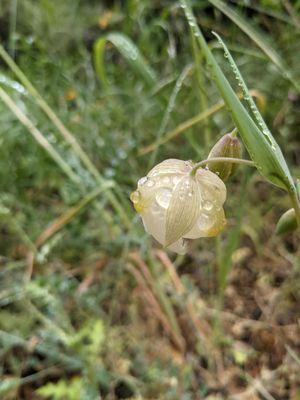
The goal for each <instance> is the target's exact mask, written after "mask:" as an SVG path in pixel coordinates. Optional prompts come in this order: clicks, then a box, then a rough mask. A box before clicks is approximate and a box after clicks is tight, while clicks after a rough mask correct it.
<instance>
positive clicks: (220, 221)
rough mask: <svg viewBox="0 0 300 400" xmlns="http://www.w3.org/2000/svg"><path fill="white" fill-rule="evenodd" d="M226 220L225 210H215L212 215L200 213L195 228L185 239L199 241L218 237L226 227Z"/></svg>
mask: <svg viewBox="0 0 300 400" xmlns="http://www.w3.org/2000/svg"><path fill="white" fill-rule="evenodd" d="M225 225H226V218H225V213H224V210H223V208H220V209H216V208H214V209H213V210H212V212H211V213H209V214H206V213H203V212H201V211H200V215H199V217H198V219H197V221H196V223H195V225H194V226H193V228H192V229H191V230H190V231H189V232H187V233H186V234H185V235H184V237H185V238H186V239H198V238H200V237H213V236H217V235H218V234H219V233H220V232H221V231H222V230H223V228H224V227H225Z"/></svg>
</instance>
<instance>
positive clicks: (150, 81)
mask: <svg viewBox="0 0 300 400" xmlns="http://www.w3.org/2000/svg"><path fill="white" fill-rule="evenodd" d="M107 42H110V43H112V44H113V45H114V46H115V47H116V48H117V49H118V50H119V52H120V53H121V54H122V56H123V57H124V58H125V59H126V60H127V62H128V63H129V64H130V65H131V67H132V69H133V70H134V71H135V72H136V73H137V74H138V75H139V76H140V77H141V78H142V79H143V80H144V82H145V83H146V84H147V86H149V87H153V86H154V85H155V83H156V75H155V72H154V71H153V69H152V68H151V67H150V66H149V65H148V64H147V62H146V60H145V59H144V57H143V56H142V54H141V53H140V51H139V49H138V48H137V46H136V45H135V44H134V43H133V42H132V40H131V39H129V38H128V37H127V36H125V35H124V34H122V33H118V32H112V33H109V34H108V35H106V36H103V37H100V38H99V39H98V40H97V41H96V42H95V44H94V64H95V69H96V73H97V75H98V78H99V79H100V81H101V82H102V84H103V85H104V86H105V87H107V86H108V80H107V76H106V72H105V66H104V51H105V46H106V43H107Z"/></svg>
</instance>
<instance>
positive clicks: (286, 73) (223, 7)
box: [209, 0, 300, 91]
mask: <svg viewBox="0 0 300 400" xmlns="http://www.w3.org/2000/svg"><path fill="white" fill-rule="evenodd" d="M209 2H210V3H211V4H212V5H213V6H215V7H216V8H218V9H219V10H220V11H221V12H222V13H223V14H225V15H226V16H227V17H228V18H230V19H231V20H232V21H233V22H234V23H235V24H236V25H237V26H238V27H239V28H240V29H241V30H242V31H243V32H244V33H245V34H246V35H247V36H249V37H250V39H252V40H253V41H254V42H255V43H256V44H257V46H258V47H259V48H260V49H261V50H262V51H263V52H264V53H265V54H266V55H267V56H268V58H269V59H270V60H271V61H272V62H273V63H274V64H275V65H276V66H277V68H278V69H279V71H280V73H281V75H282V76H283V77H284V78H286V79H288V80H289V81H290V82H291V83H292V84H293V85H294V86H295V88H296V89H297V90H298V91H300V83H299V82H298V81H296V79H295V78H294V77H293V74H292V72H291V71H290V70H289V68H288V66H287V65H286V64H285V62H284V60H283V59H282V58H281V56H280V55H279V54H278V53H277V51H276V50H275V49H274V48H272V47H271V45H270V43H269V42H268V41H266V39H265V37H264V35H263V33H261V32H260V31H259V30H258V29H257V28H254V27H253V26H252V25H250V24H249V22H247V21H246V19H245V18H244V17H243V16H242V15H240V14H239V13H238V12H237V11H235V10H233V9H232V8H231V7H230V6H228V5H227V4H225V3H224V2H223V1H221V0H209Z"/></svg>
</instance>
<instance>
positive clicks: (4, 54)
mask: <svg viewBox="0 0 300 400" xmlns="http://www.w3.org/2000/svg"><path fill="white" fill-rule="evenodd" d="M0 56H1V57H2V58H3V60H4V61H5V62H6V63H7V65H8V66H9V67H10V69H11V70H12V71H13V72H14V73H15V74H16V76H17V77H18V78H19V79H20V81H21V82H22V83H23V85H24V86H25V87H26V89H27V90H28V92H29V93H31V95H32V96H33V97H34V99H35V101H36V102H37V104H38V105H39V106H40V107H41V109H42V110H43V111H44V112H45V114H46V115H47V116H48V118H49V119H50V121H51V122H52V123H53V124H54V125H55V126H56V128H57V129H58V131H59V132H60V134H61V135H62V137H63V138H64V139H65V141H66V142H67V143H69V144H70V146H71V147H72V149H73V150H74V152H75V154H76V155H77V156H78V157H79V158H80V159H81V161H82V163H83V164H84V165H85V167H86V168H87V170H88V171H89V172H90V173H91V175H92V176H94V178H95V180H96V182H97V183H98V184H99V185H102V184H104V183H105V179H104V178H103V177H102V175H101V174H100V173H99V172H98V170H97V168H96V167H95V166H94V164H93V163H92V162H91V160H90V159H89V157H88V155H87V154H86V152H85V151H84V150H83V149H82V148H81V146H80V144H79V143H78V142H77V140H76V138H75V137H74V135H72V133H71V132H70V131H69V130H68V129H67V128H66V127H65V125H64V124H63V123H62V121H61V120H60V119H59V118H58V116H57V115H56V114H55V113H54V111H53V110H52V109H51V107H50V106H49V105H48V104H47V102H46V101H45V100H44V99H43V97H42V96H41V95H40V94H39V92H38V91H37V90H36V88H35V87H34V86H33V85H32V83H31V82H30V81H29V79H28V78H27V77H26V75H25V74H24V73H23V72H22V71H21V69H20V68H19V67H18V65H17V64H16V63H15V62H14V60H13V59H12V58H11V57H10V56H9V54H8V53H7V52H6V50H5V49H4V47H3V46H2V45H1V44H0ZM76 179H77V176H76ZM105 195H106V196H107V198H108V200H109V201H110V203H111V204H112V206H113V207H114V209H115V210H116V211H117V213H118V214H119V216H120V218H121V219H122V221H123V223H124V225H125V226H126V227H127V228H128V229H130V228H131V220H130V218H129V217H128V216H127V214H126V212H125V211H124V209H123V207H122V206H121V205H120V204H119V202H118V200H117V198H116V196H115V195H114V193H113V192H112V191H111V190H107V191H106V192H105Z"/></svg>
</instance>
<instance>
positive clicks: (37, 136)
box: [0, 87, 81, 185]
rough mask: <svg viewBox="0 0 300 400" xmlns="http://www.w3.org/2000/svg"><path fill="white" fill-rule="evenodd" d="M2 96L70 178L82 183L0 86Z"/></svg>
mask: <svg viewBox="0 0 300 400" xmlns="http://www.w3.org/2000/svg"><path fill="white" fill-rule="evenodd" d="M0 98H1V100H2V101H3V102H4V103H5V104H6V106H7V107H8V108H9V109H10V110H11V111H12V112H13V114H15V116H16V117H17V118H18V120H19V121H20V122H21V123H22V124H23V125H24V126H25V127H26V128H27V129H28V131H29V132H30V133H31V135H32V136H33V137H34V138H35V140H36V141H37V142H38V143H39V144H40V146H41V147H43V148H44V149H45V150H46V152H47V153H48V154H49V155H50V156H51V158H53V160H54V161H55V162H56V164H57V165H58V166H59V167H60V168H61V169H62V170H63V172H64V173H65V174H66V175H67V176H68V178H69V179H70V180H71V181H73V182H74V183H76V184H79V185H80V184H81V181H80V179H79V178H78V176H77V175H76V174H75V173H74V171H73V170H72V169H71V167H70V166H69V165H68V164H67V163H66V162H65V160H64V159H63V158H62V157H61V156H60V155H59V153H58V152H57V151H56V150H55V148H54V147H53V146H52V144H51V143H49V142H48V140H47V139H46V138H45V137H44V136H43V134H42V133H41V132H40V131H39V129H38V128H36V127H35V125H34V124H33V122H32V121H31V120H30V119H29V118H28V117H27V116H26V115H25V114H24V113H23V111H21V109H20V108H19V107H18V106H17V105H16V103H15V102H14V101H13V100H12V98H11V97H10V96H9V95H8V94H7V93H6V92H5V91H4V90H3V89H2V88H1V87H0Z"/></svg>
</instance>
